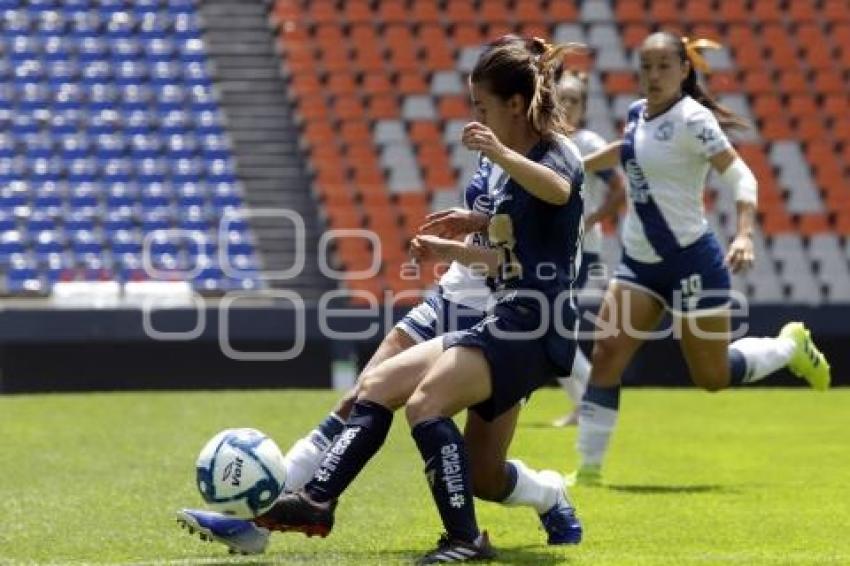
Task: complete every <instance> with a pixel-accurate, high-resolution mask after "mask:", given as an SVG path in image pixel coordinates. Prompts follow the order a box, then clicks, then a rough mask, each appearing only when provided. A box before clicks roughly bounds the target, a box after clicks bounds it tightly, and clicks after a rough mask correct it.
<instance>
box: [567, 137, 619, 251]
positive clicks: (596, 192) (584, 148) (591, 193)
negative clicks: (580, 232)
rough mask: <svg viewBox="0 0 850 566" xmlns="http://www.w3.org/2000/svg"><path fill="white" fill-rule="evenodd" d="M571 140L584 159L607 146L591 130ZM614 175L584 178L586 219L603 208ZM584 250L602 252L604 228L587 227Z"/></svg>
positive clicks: (612, 172) (599, 174) (610, 173)
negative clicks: (609, 183)
mask: <svg viewBox="0 0 850 566" xmlns="http://www.w3.org/2000/svg"><path fill="white" fill-rule="evenodd" d="M570 139H571V140H573V142H574V143H575V144H576V146H577V147H578V150H579V153H580V154H581V156H582V157H584V156H587V155H590V154H591V153H593V152H595V151H598V150H600V149H602V148H603V147H605V146H606V145H607V143H606V142H605V140H604V139H603V138H602V136H600V135H599V134H597V133H596V132H592V131H590V130H576V132H575V133H574V134H573V135H571V136H570ZM613 174H614V171H613V170H611V169H606V170H604V171H597V172H596V173H593V174H588V175H587V176H586V177H585V178H584V217H585V218H587V217H588V215H590V214H592V213H594V212H596V211H597V210H599V207H600V206H602V203H603V202H604V201H605V195H606V194H607V192H608V181H609V180H610V179H611V176H612V175H613ZM582 249H583V251H584V252H585V253H595V254H598V253H600V252H601V251H602V226H600V225H599V224H596V225H595V226H593V227H592V228H590V229H589V230H588V229H587V226H585V230H584V240H583V242H582Z"/></svg>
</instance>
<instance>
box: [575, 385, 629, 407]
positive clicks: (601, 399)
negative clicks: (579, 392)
mask: <svg viewBox="0 0 850 566" xmlns="http://www.w3.org/2000/svg"><path fill="white" fill-rule="evenodd" d="M582 401H584V402H590V403H594V404H596V405H599V406H600V407H605V408H608V409H613V410H615V411H617V410H619V409H620V386H619V385H615V386H614V387H596V386H595V385H590V384H588V386H587V389H585V391H584V397H582Z"/></svg>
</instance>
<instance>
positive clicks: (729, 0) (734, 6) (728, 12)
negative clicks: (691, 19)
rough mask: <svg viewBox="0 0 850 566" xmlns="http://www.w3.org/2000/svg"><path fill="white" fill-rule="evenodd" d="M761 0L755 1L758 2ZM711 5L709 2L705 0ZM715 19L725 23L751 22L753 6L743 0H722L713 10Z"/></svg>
mask: <svg viewBox="0 0 850 566" xmlns="http://www.w3.org/2000/svg"><path fill="white" fill-rule="evenodd" d="M760 1H761V0H757V1H756V2H754V3H755V4H758V2H760ZM703 4H706V5H707V6H709V7H710V3H709V2H703ZM712 14H713V15H714V20H715V21H716V20H722V21H723V23H724V24H733V23H749V22H750V20H751V17H752V12H751V8H749V7H748V6H747V3H746V2H741V0H720V2H719V4H718V5H717V8H715V9H713V10H712Z"/></svg>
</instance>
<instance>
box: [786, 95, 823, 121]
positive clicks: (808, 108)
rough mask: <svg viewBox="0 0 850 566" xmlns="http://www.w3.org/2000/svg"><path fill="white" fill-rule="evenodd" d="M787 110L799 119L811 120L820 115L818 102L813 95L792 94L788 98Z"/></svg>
mask: <svg viewBox="0 0 850 566" xmlns="http://www.w3.org/2000/svg"><path fill="white" fill-rule="evenodd" d="M787 108H788V111H789V112H790V113H791V114H792V115H793V116H796V117H797V118H811V117H816V116H818V115H819V114H820V109H819V108H818V104H817V101H816V100H815V97H814V96H813V95H811V94H792V95H791V96H790V97H789V98H788V104H787Z"/></svg>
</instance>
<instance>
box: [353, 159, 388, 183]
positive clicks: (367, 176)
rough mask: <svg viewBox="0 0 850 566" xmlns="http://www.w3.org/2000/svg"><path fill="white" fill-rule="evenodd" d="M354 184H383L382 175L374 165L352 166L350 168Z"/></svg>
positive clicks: (357, 164)
mask: <svg viewBox="0 0 850 566" xmlns="http://www.w3.org/2000/svg"><path fill="white" fill-rule="evenodd" d="M352 173H353V179H354V183H355V184H357V185H381V184H383V183H384V173H383V172H382V171H381V169H380V168H379V167H377V166H376V165H375V164H372V163H370V164H368V165H361V164H359V163H356V164H354V167H353V168H352Z"/></svg>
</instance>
